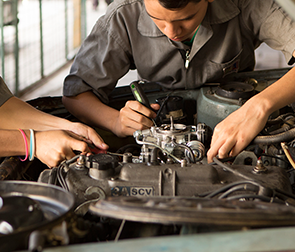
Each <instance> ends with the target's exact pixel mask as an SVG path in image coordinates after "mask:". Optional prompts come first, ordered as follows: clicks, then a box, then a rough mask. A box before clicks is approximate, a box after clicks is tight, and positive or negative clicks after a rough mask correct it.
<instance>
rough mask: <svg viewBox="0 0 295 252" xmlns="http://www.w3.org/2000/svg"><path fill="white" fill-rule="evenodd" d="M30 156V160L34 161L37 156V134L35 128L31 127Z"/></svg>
mask: <svg viewBox="0 0 295 252" xmlns="http://www.w3.org/2000/svg"><path fill="white" fill-rule="evenodd" d="M30 133H31V134H30V157H29V160H30V161H33V160H34V156H35V135H34V130H32V129H30Z"/></svg>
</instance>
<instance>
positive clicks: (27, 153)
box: [18, 129, 29, 161]
mask: <svg viewBox="0 0 295 252" xmlns="http://www.w3.org/2000/svg"><path fill="white" fill-rule="evenodd" d="M18 130H19V131H20V133H21V134H22V136H23V138H24V141H25V146H26V157H25V158H24V159H21V158H19V159H20V161H26V160H27V159H28V156H29V148H28V142H27V137H26V134H25V132H24V131H23V130H22V129H18Z"/></svg>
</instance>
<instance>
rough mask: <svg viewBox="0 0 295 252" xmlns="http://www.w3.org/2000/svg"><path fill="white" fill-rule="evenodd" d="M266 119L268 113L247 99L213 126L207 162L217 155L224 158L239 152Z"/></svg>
mask: <svg viewBox="0 0 295 252" xmlns="http://www.w3.org/2000/svg"><path fill="white" fill-rule="evenodd" d="M267 119H268V114H266V113H264V112H263V109H260V108H259V106H258V105H257V104H256V106H255V100H254V99H250V100H248V101H247V102H246V103H245V104H244V105H243V106H242V107H241V108H239V109H238V110H236V111H235V112H233V113H232V114H230V115H229V116H228V117H227V118H225V119H224V120H223V121H222V122H220V123H219V124H217V126H216V127H215V129H214V132H213V136H212V140H211V147H210V149H209V151H208V152H207V160H208V163H211V162H212V161H213V157H215V156H217V155H218V158H226V157H228V156H236V155H237V154H239V153H240V152H241V151H242V150H243V149H244V148H245V147H247V146H248V144H249V143H250V142H251V141H252V140H253V139H254V137H256V136H257V134H258V133H259V132H260V131H261V130H262V129H263V127H264V126H265V124H266V122H267Z"/></svg>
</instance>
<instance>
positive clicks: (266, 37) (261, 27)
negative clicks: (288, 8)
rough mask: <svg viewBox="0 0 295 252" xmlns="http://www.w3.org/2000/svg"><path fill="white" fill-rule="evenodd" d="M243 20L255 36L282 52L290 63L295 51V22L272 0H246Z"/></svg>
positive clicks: (242, 7)
mask: <svg viewBox="0 0 295 252" xmlns="http://www.w3.org/2000/svg"><path fill="white" fill-rule="evenodd" d="M240 4H242V6H239V7H240V9H241V10H242V15H243V20H244V22H245V23H246V25H247V27H248V28H249V29H250V30H252V31H253V32H254V34H255V36H256V37H257V38H258V39H259V40H260V41H261V42H265V43H266V44H267V45H268V46H270V47H271V48H273V49H275V50H279V51H281V52H282V53H283V54H284V55H285V58H286V62H289V61H290V59H291V58H292V53H293V51H294V50H295V22H294V20H293V19H292V18H291V17H289V16H288V14H287V13H286V12H284V10H283V9H282V8H281V7H280V6H278V5H277V4H276V3H275V2H274V1H272V0H255V1H252V0H244V1H240Z"/></svg>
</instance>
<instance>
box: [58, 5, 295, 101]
mask: <svg viewBox="0 0 295 252" xmlns="http://www.w3.org/2000/svg"><path fill="white" fill-rule="evenodd" d="M262 42H266V43H267V44H268V45H269V46H270V47H272V48H273V49H276V50H280V51H282V52H283V53H284V55H285V58H286V60H287V61H289V60H290V59H291V57H292V53H293V51H294V49H295V23H294V22H292V20H291V19H290V18H289V17H288V16H287V15H286V14H285V13H284V12H283V10H282V9H281V8H280V7H278V5H277V4H275V3H274V2H273V1H272V0H255V1H253V0H231V1H229V0H215V1H214V2H212V3H210V4H209V7H208V11H207V14H206V16H205V18H204V20H203V22H202V24H201V25H200V28H199V31H198V33H197V34H196V36H195V38H194V42H193V45H192V47H191V48H190V47H189V46H187V45H184V44H183V43H181V42H174V41H171V40H170V39H168V38H167V37H166V36H165V35H164V34H163V33H162V32H161V31H160V30H159V29H158V28H157V26H156V25H155V24H154V22H153V21H152V19H151V18H150V17H149V16H148V14H147V12H146V10H145V6H144V2H143V0H116V1H114V2H113V3H112V4H111V5H110V6H109V7H108V9H107V12H106V14H105V15H104V16H102V17H101V18H100V19H99V20H98V21H97V22H96V24H95V25H94V27H93V30H92V31H91V33H90V35H89V36H88V37H87V38H86V40H85V41H84V43H83V44H82V46H81V48H80V50H79V52H78V54H77V56H76V58H75V60H74V63H73V65H72V68H71V71H70V74H69V75H68V76H67V77H66V79H65V82H64V89H63V93H64V95H65V96H74V95H77V94H80V93H82V92H86V91H90V90H92V91H93V92H94V93H95V94H96V95H97V96H98V97H99V98H100V99H101V100H102V101H103V102H105V103H107V102H108V95H109V94H110V93H111V91H112V90H113V89H114V88H115V86H116V83H117V81H118V79H120V78H121V77H122V76H124V75H125V74H126V73H127V72H128V71H129V69H137V72H138V78H139V79H141V80H147V81H153V82H157V83H159V84H161V85H162V86H163V87H164V88H165V89H179V88H185V89H194V88H198V87H200V86H202V85H203V84H204V83H206V82H215V81H220V80H222V78H224V77H225V76H228V75H229V74H232V73H235V72H240V71H250V70H253V68H254V65H255V57H254V50H255V49H256V48H257V47H258V46H259V45H260V44H261V43H262ZM188 52H189V57H188V58H186V53H188ZM186 61H187V63H188V64H187V67H186V66H185V65H186V64H185V63H186ZM126 84H129V83H126Z"/></svg>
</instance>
